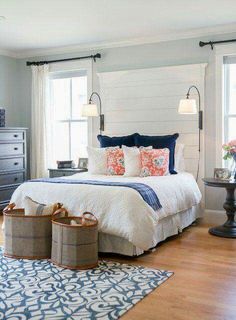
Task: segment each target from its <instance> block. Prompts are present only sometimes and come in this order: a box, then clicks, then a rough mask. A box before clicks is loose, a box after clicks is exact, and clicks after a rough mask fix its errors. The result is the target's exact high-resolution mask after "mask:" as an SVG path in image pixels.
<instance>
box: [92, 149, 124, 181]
mask: <svg viewBox="0 0 236 320" xmlns="http://www.w3.org/2000/svg"><path fill="white" fill-rule="evenodd" d="M110 148H111V149H114V148H115V149H117V148H119V147H109V148H93V147H87V151H88V172H89V173H90V174H105V175H106V174H107V155H106V149H110Z"/></svg>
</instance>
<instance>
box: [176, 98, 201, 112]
mask: <svg viewBox="0 0 236 320" xmlns="http://www.w3.org/2000/svg"><path fill="white" fill-rule="evenodd" d="M178 112H179V113H180V114H196V113H197V104H196V100H195V99H181V100H180V102H179V109H178Z"/></svg>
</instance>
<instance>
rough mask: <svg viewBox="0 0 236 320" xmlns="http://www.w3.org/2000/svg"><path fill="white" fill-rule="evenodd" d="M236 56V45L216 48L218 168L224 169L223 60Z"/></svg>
mask: <svg viewBox="0 0 236 320" xmlns="http://www.w3.org/2000/svg"><path fill="white" fill-rule="evenodd" d="M229 55H236V44H235V43H232V44H227V45H220V46H218V45H217V46H216V47H215V85H216V91H215V92H216V96H215V102H216V166H217V167H222V164H223V160H222V142H223V133H224V119H223V116H224V114H223V107H224V104H223V103H224V93H223V88H224V87H223V84H224V72H223V59H224V56H229Z"/></svg>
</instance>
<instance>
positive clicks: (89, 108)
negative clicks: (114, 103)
mask: <svg viewBox="0 0 236 320" xmlns="http://www.w3.org/2000/svg"><path fill="white" fill-rule="evenodd" d="M81 115H82V117H98V116H99V113H98V107H97V105H96V104H92V103H89V104H84V105H83V107H82V112H81Z"/></svg>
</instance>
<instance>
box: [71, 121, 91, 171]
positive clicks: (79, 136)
mask: <svg viewBox="0 0 236 320" xmlns="http://www.w3.org/2000/svg"><path fill="white" fill-rule="evenodd" d="M87 145H88V134H87V122H72V123H71V156H72V160H74V161H75V164H76V166H77V164H78V159H79V158H85V157H87Z"/></svg>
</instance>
